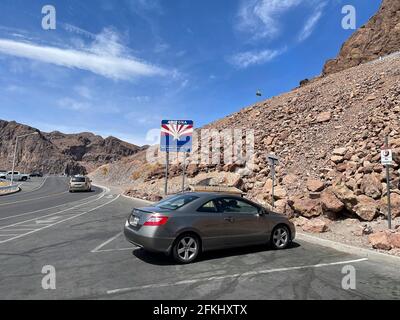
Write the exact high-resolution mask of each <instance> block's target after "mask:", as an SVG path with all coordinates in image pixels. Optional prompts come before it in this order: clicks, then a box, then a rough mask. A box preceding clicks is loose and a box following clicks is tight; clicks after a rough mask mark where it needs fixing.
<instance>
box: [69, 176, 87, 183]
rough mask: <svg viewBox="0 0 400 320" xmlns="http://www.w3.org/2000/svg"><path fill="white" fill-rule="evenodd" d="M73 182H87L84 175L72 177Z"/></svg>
mask: <svg viewBox="0 0 400 320" xmlns="http://www.w3.org/2000/svg"><path fill="white" fill-rule="evenodd" d="M72 182H85V178H83V177H74V178H72Z"/></svg>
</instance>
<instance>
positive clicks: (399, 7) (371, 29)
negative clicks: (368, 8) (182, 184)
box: [323, 0, 400, 75]
mask: <svg viewBox="0 0 400 320" xmlns="http://www.w3.org/2000/svg"><path fill="white" fill-rule="evenodd" d="M399 50H400V1H399V0H383V1H382V4H381V7H380V8H379V11H378V12H377V13H376V15H374V16H373V17H372V18H371V19H370V20H369V21H368V23H367V24H365V25H364V26H362V27H361V28H360V29H359V30H357V31H356V32H355V33H354V34H353V35H352V36H351V37H350V38H349V40H348V41H346V42H345V43H344V44H343V46H342V48H341V50H340V53H339V55H338V57H337V58H336V59H333V60H329V61H327V63H326V64H325V66H324V70H323V74H324V75H328V74H331V73H335V72H339V71H342V70H345V69H348V68H351V67H354V66H358V65H359V64H362V63H365V62H368V61H372V60H375V59H378V58H379V57H384V56H386V55H388V54H390V53H393V52H396V51H399Z"/></svg>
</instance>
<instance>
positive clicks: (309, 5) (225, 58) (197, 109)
mask: <svg viewBox="0 0 400 320" xmlns="http://www.w3.org/2000/svg"><path fill="white" fill-rule="evenodd" d="M47 4H51V5H53V6H54V7H55V8H56V22H57V24H56V30H43V29H42V24H41V21H42V18H43V14H42V13H41V11H42V7H43V6H44V5H47ZM347 4H351V5H354V6H355V8H356V10H357V11H356V12H357V27H360V26H361V25H363V24H364V23H365V22H367V21H368V19H369V18H370V17H371V16H372V15H373V14H374V13H375V12H376V11H377V9H378V8H379V5H380V1H379V0H368V1H365V0H343V1H342V0H218V1H215V0H119V1H115V0H85V1H81V0H57V1H55V0H50V1H35V0H30V1H26V0H1V3H0V12H1V20H0V119H5V120H16V121H18V122H22V123H25V124H29V125H31V126H34V127H37V128H39V129H41V130H44V131H53V130H59V131H63V132H66V133H74V132H81V131H91V132H94V133H97V134H100V135H102V136H104V137H106V136H109V135H113V136H116V137H118V138H121V139H124V140H127V141H129V142H132V143H136V144H145V143H149V142H151V141H146V134H147V132H148V130H150V129H154V128H159V126H160V122H161V120H162V119H169V118H170V119H193V120H194V121H195V124H196V126H197V127H199V126H202V125H204V124H207V123H209V122H211V121H214V120H217V119H219V118H221V117H224V116H226V115H228V114H230V113H232V112H235V111H238V110H239V109H241V108H243V107H245V106H248V105H250V104H253V103H255V102H256V101H257V99H259V98H257V97H256V95H255V93H256V91H257V90H258V89H259V90H261V91H262V93H263V97H262V98H263V99H265V98H268V97H271V96H275V95H277V94H280V93H283V92H286V91H289V90H291V89H292V88H294V87H296V86H297V85H298V83H299V81H300V80H302V79H304V78H311V77H313V76H316V75H318V74H320V72H321V70H322V66H323V64H324V62H325V61H326V60H327V59H328V58H332V57H335V56H336V55H337V53H338V51H339V49H340V46H341V45H342V43H343V42H344V41H345V40H346V39H347V38H348V37H349V36H350V35H351V34H352V33H353V32H354V30H344V29H343V28H342V27H341V20H342V18H343V14H342V13H341V10H342V7H343V6H344V5H347Z"/></svg>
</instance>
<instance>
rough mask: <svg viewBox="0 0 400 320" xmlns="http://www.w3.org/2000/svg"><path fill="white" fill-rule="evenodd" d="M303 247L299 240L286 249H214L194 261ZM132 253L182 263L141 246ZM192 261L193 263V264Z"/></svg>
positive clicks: (154, 260)
mask: <svg viewBox="0 0 400 320" xmlns="http://www.w3.org/2000/svg"><path fill="white" fill-rule="evenodd" d="M299 247H301V245H300V244H299V243H297V242H293V243H292V244H291V245H290V246H289V247H288V248H286V249H285V250H274V249H272V248H271V247H270V246H269V245H255V246H248V247H240V248H230V249H222V250H215V251H214V250H213V251H207V252H203V253H202V254H201V255H200V257H199V258H198V259H197V260H196V261H194V262H193V263H194V264H195V263H199V262H204V261H211V260H217V259H222V258H227V257H235V256H243V255H246V254H252V253H260V252H266V251H268V252H282V251H289V250H293V249H296V248H299ZM132 255H133V256H135V257H136V258H138V259H140V260H142V261H143V262H146V263H149V264H153V265H158V266H165V265H180V264H179V263H177V262H176V261H175V260H173V258H172V257H171V256H167V255H166V254H164V253H157V252H149V251H146V250H144V249H141V248H137V249H135V250H133V252H132ZM193 263H192V264H193Z"/></svg>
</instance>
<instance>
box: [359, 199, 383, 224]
mask: <svg viewBox="0 0 400 320" xmlns="http://www.w3.org/2000/svg"><path fill="white" fill-rule="evenodd" d="M353 211H354V213H355V214H356V215H357V216H359V217H360V218H361V219H362V220H364V221H372V220H374V219H375V218H376V216H377V215H378V214H379V204H378V202H377V201H375V200H374V199H372V198H370V197H367V196H365V195H361V196H358V197H357V205H356V206H355V207H354V208H353Z"/></svg>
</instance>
